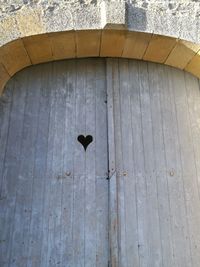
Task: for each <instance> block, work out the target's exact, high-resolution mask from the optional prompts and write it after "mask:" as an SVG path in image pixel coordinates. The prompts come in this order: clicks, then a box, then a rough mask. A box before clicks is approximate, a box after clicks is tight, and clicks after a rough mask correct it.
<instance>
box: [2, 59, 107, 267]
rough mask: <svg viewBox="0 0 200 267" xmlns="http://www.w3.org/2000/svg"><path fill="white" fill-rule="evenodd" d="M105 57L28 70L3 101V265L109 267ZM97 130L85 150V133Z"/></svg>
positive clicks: (15, 79)
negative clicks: (79, 139)
mask: <svg viewBox="0 0 200 267" xmlns="http://www.w3.org/2000/svg"><path fill="white" fill-rule="evenodd" d="M104 64H105V62H104V61H103V60H95V59H94V60H92V59H91V60H68V61H63V62H55V63H48V64H44V65H38V66H35V67H31V68H28V69H26V70H23V71H21V72H20V73H18V74H17V75H15V76H14V77H13V78H12V79H11V80H10V81H9V83H8V85H7V88H6V90H5V94H4V95H3V97H2V98H1V102H0V151H1V152H0V186H1V187H0V266H1V267H8V266H9V267H11V266H12V267H14V266H16V267H17V266H18V267H25V266H26V267H30V266H32V267H33V266H35V267H39V266H41V267H48V266H52V267H55V266H63V267H66V266H69V267H73V266H74V267H75V266H77V267H81V266H88V267H93V266H101V267H105V266H107V265H108V251H109V249H108V180H107V175H108V173H107V171H108V154H107V113H106V112H107V105H106V83H105V65H104ZM81 134H82V135H92V136H93V142H92V143H90V144H89V146H88V147H87V150H86V151H85V150H84V148H83V146H82V145H81V144H80V143H79V142H78V141H77V137H78V135H81Z"/></svg>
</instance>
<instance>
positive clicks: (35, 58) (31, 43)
mask: <svg viewBox="0 0 200 267" xmlns="http://www.w3.org/2000/svg"><path fill="white" fill-rule="evenodd" d="M23 42H24V46H25V48H26V50H27V53H28V55H29V57H30V59H31V62H32V64H38V63H42V62H47V61H51V60H53V55H52V49H51V41H50V38H49V37H48V34H42V35H35V36H30V37H25V38H24V39H23Z"/></svg>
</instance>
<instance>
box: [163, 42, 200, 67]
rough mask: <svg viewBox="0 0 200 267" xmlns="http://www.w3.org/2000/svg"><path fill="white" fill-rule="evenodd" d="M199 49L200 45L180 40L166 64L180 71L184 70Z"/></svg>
mask: <svg viewBox="0 0 200 267" xmlns="http://www.w3.org/2000/svg"><path fill="white" fill-rule="evenodd" d="M199 49H200V45H197V44H196V45H195V44H194V43H191V42H187V41H181V40H180V41H178V42H177V44H176V46H175V47H174V49H173V50H172V51H171V53H170V55H169V56H168V58H167V60H166V61H165V64H166V65H170V66H173V67H176V68H179V69H184V68H185V67H186V66H187V64H188V63H189V62H190V60H191V59H192V58H193V57H194V55H195V54H196V53H197V52H198V51H199Z"/></svg>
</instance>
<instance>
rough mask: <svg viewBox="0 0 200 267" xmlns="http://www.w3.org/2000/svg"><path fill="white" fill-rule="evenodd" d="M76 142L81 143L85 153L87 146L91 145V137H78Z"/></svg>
mask: <svg viewBox="0 0 200 267" xmlns="http://www.w3.org/2000/svg"><path fill="white" fill-rule="evenodd" d="M77 140H78V141H79V143H81V145H82V146H83V147H84V149H85V151H86V149H87V147H88V145H89V144H90V143H92V141H93V137H92V136H91V135H87V136H84V135H79V136H78V138H77Z"/></svg>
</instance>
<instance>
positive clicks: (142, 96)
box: [108, 59, 200, 267]
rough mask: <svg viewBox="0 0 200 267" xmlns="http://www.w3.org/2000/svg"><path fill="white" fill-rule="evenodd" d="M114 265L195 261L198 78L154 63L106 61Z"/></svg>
mask: <svg viewBox="0 0 200 267" xmlns="http://www.w3.org/2000/svg"><path fill="white" fill-rule="evenodd" d="M108 64H109V68H110V73H111V74H112V79H111V81H112V84H111V85H110V87H111V88H112V94H111V93H110V96H111V97H112V98H113V103H114V106H113V110H114V115H113V118H114V140H115V151H114V153H115V160H116V162H115V164H116V165H115V166H116V174H117V178H116V179H117V203H118V205H117V207H118V210H117V213H118V226H117V228H118V236H119V238H118V240H119V266H121V267H131V266H140V267H141V266H150V267H154V266H158V267H160V266H163V267H164V266H166V267H167V266H185V267H186V266H193V267H196V266H198V262H199V257H200V250H199V230H198V229H197V227H198V225H199V216H200V210H199V204H200V202H199V156H200V155H199V152H198V150H199V149H198V147H199V141H198V139H199V138H198V136H199V134H198V132H199V116H200V114H199V108H200V104H199V99H200V93H199V81H198V80H197V79H196V78H195V77H193V76H191V75H189V74H186V73H184V72H183V71H179V70H176V69H173V68H170V67H167V66H162V65H158V64H153V63H146V62H138V61H131V60H117V59H113V60H109V62H108Z"/></svg>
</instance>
